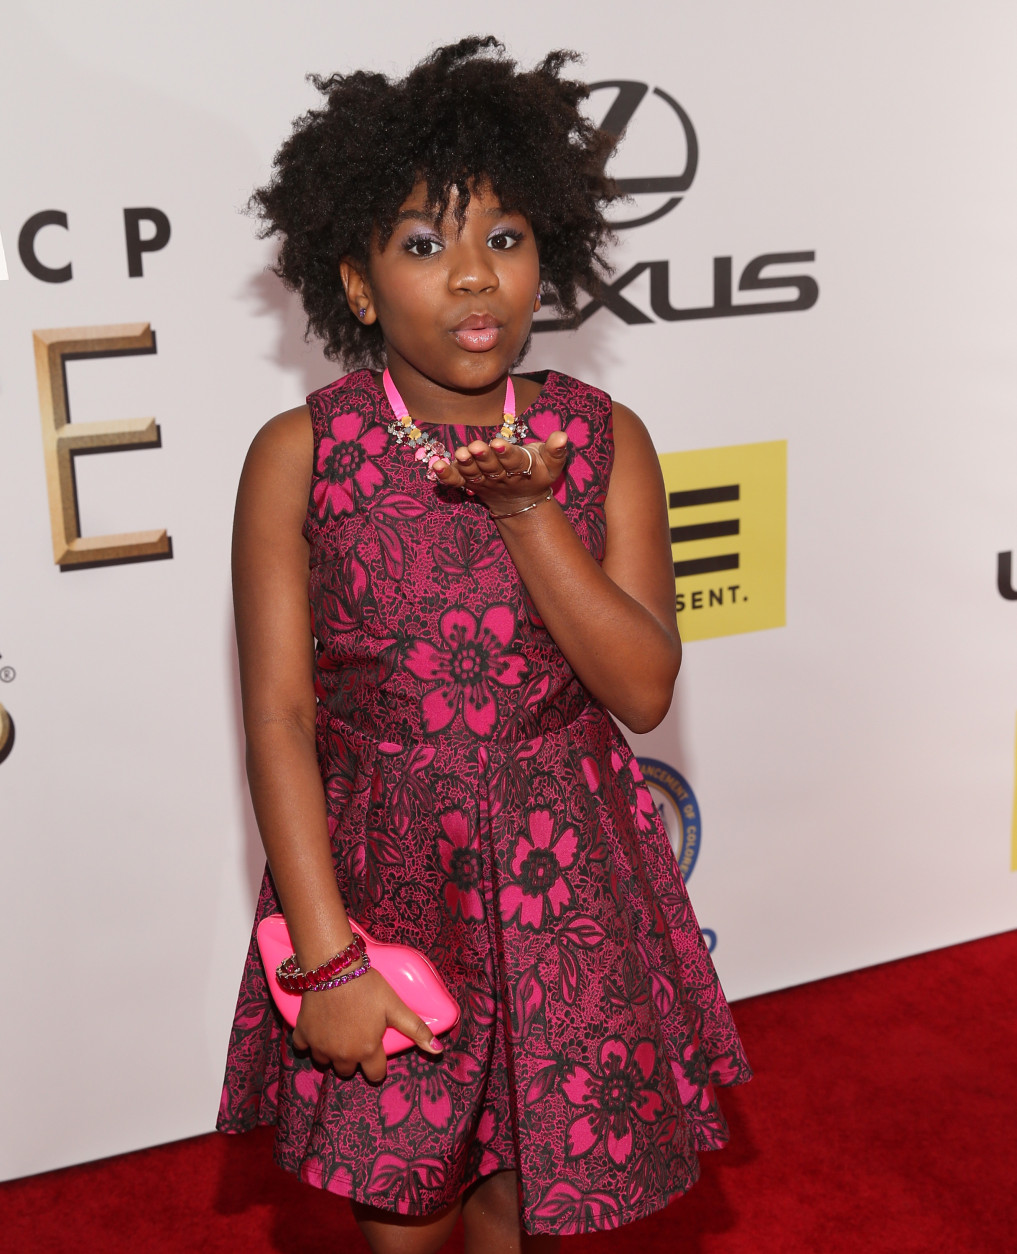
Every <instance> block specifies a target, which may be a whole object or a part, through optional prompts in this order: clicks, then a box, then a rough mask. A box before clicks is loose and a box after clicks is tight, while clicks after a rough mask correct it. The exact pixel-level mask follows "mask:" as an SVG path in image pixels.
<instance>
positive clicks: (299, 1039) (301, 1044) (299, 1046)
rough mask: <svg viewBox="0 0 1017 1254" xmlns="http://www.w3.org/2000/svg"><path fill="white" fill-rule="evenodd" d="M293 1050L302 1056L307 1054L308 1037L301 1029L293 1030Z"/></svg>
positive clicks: (295, 1028)
mask: <svg viewBox="0 0 1017 1254" xmlns="http://www.w3.org/2000/svg"><path fill="white" fill-rule="evenodd" d="M293 1048H294V1049H295V1050H298V1051H299V1052H300V1053H302V1054H303V1053H306V1052H307V1048H308V1045H307V1037H306V1036H305V1035H304V1034H303V1032H301V1030H300V1028H299V1027H294V1029H293Z"/></svg>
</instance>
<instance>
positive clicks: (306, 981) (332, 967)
mask: <svg viewBox="0 0 1017 1254" xmlns="http://www.w3.org/2000/svg"><path fill="white" fill-rule="evenodd" d="M366 957H367V942H366V941H365V940H364V938H363V937H362V936H361V935H360V934H359V933H357V932H354V933H353V939H352V940H351V941H350V943H349V944H348V945H347V946H346V948H345V949H341V950H340V951H339V952H338V953H337V954H336V955H335V957H334V958H329V960H328V962H323V963H322V964H321V966H320V967H315V968H314V970H313V971H301V969H300V967H299V966H298V965H297V955H296V954H290V956H289V957H288V958H287V959H286V961H285V962H281V963H280V964H279V966H278V967H277V968H276V972H275V974H276V979H277V980H278V981H279V987H280V988H281V989H282V990H283V991H284V992H286V993H308V992H311V991H313V990H317V989H318V988H320V987H321V985H322V981H323V980H330V979H331V978H332V977H333V976H334V975H337V974H338V973H339V972H340V971H345V970H346V968H347V967H351V966H352V965H353V964H354V963H355V962H358V961H359V960H360V959H361V958H366Z"/></svg>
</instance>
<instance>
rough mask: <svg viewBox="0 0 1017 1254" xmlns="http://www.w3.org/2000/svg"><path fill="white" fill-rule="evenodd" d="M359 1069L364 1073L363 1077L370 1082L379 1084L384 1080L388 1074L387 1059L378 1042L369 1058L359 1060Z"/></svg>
mask: <svg viewBox="0 0 1017 1254" xmlns="http://www.w3.org/2000/svg"><path fill="white" fill-rule="evenodd" d="M360 1069H361V1071H363V1073H364V1079H365V1080H370V1082H371V1083H372V1084H380V1083H381V1081H382V1080H384V1078H385V1076H386V1075H387V1074H388V1059H387V1058H386V1057H385V1051H384V1050H383V1049H382V1047H381V1045H380V1044H379V1046H378V1048H377V1049H376V1050H375V1052H374V1053H373V1054H371V1056H370V1057H369V1058H362V1059H361V1060H360Z"/></svg>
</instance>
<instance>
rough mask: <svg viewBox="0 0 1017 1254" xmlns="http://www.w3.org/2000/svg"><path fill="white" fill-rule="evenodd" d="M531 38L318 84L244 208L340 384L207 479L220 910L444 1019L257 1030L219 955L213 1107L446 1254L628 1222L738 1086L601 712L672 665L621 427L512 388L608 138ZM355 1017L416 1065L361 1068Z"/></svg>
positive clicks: (255, 963)
mask: <svg viewBox="0 0 1017 1254" xmlns="http://www.w3.org/2000/svg"><path fill="white" fill-rule="evenodd" d="M568 59H569V57H568V56H567V55H566V54H563V53H553V54H551V55H550V56H548V57H547V58H546V59H545V61H544V62H543V63H542V64H541V65H539V66H538V67H537V68H536V69H535V70H533V71H530V72H521V71H519V70H518V69H517V67H516V66H515V64H514V63H513V62H512V61H510V60H508V59H507V58H505V57H504V56H503V55H501V53H500V45H498V44H496V43H495V41H494V40H493V39H490V38H488V39H465V40H462V41H461V42H460V43H458V44H456V45H454V46H451V47H446V48H442V49H440V50H439V51H438V52H436V53H435V54H434V55H433V56H431V57H429V58H428V59H427V60H426V61H424V62H423V63H422V64H421V65H419V66H418V67H417V68H416V69H415V70H414V71H413V72H412V73H411V74H410V75H409V76H408V77H407V78H406V79H405V80H403V81H401V82H395V83H393V82H390V81H388V80H387V79H386V78H384V77H382V76H380V75H377V74H367V73H357V74H352V75H349V76H345V77H342V76H336V77H333V78H330V79H328V80H325V81H320V80H316V85H317V86H318V88H319V89H320V90H321V91H322V92H323V93H324V95H325V106H324V108H323V109H321V110H320V111H315V112H311V113H308V114H307V115H306V116H305V117H304V118H302V119H301V120H300V121H298V123H297V125H296V129H295V131H294V133H293V135H292V137H291V138H290V139H289V140H288V141H287V143H286V144H285V145H284V146H283V148H282V150H281V152H280V154H279V156H278V158H277V161H276V174H275V177H274V179H273V181H272V182H271V183H270V184H269V185H268V186H267V187H265V188H263V189H261V190H260V191H259V192H257V193H256V195H255V202H256V204H257V206H258V207H259V210H260V212H261V214H262V216H263V218H264V220H265V222H266V224H267V226H266V230H267V232H268V233H270V234H273V233H277V234H279V235H281V236H282V237H283V244H282V251H281V255H280V260H279V267H278V270H279V274H280V275H281V276H282V278H283V279H284V281H285V282H286V283H288V284H289V285H290V286H291V287H293V288H295V289H296V290H298V291H299V292H300V294H301V297H302V299H303V302H304V306H305V309H306V311H307V315H308V319H309V325H310V328H311V329H312V330H313V331H315V332H316V333H317V334H318V335H320V336H321V338H322V339H323V340H324V341H325V345H326V352H327V353H328V354H329V356H331V357H334V358H342V359H343V360H344V361H346V362H347V363H349V364H358V365H360V366H362V367H363V368H360V369H357V370H355V371H354V372H353V373H352V374H348V375H346V376H345V377H344V378H342V379H340V380H339V381H338V382H336V383H333V384H331V385H329V386H328V387H325V388H322V389H321V390H320V391H318V392H315V393H313V394H312V395H311V396H310V397H308V401H307V405H305V406H301V407H300V408H298V409H294V410H290V411H289V412H287V413H284V414H280V415H279V416H278V417H277V418H274V419H273V420H272V421H271V422H270V423H268V425H267V426H265V427H264V428H263V429H262V430H261V432H259V434H258V436H257V437H256V438H255V440H254V443H253V445H252V447H251V451H250V454H249V456H248V459H247V463H246V465H245V468H244V472H243V477H242V480H241V485H240V492H239V497H238V502H237V514H236V533H235V548H234V586H235V601H236V620H237V638H238V642H239V651H240V668H241V678H242V685H243V702H244V721H245V728H246V732H247V762H248V773H249V776H250V783H251V794H252V797H253V800H254V807H255V810H256V813H257V818H258V823H259V826H260V828H261V833H262V837H263V839H264V843H265V848H266V851H267V854H268V862H269V866H270V874H268V875H266V878H265V882H264V887H263V889H262V893H261V898H260V901H259V903H258V911H257V917H258V920H260V919H261V918H262V917H264V916H265V915H266V914H272V913H278V912H280V911H282V912H283V913H284V914H285V916H286V919H287V921H288V924H289V928H290V932H291V935H292V938H293V944H294V947H295V950H296V953H295V962H296V963H298V964H299V967H300V968H301V969H302V971H304V972H308V973H312V974H313V979H312V981H311V983H312V984H317V983H329V982H330V981H329V980H328V979H326V978H325V976H323V975H318V974H314V973H316V970H317V969H318V968H319V967H322V965H323V964H324V965H325V973H326V975H327V974H328V973H330V972H332V971H333V970H334V969H335V968H336V967H339V968H343V969H344V972H345V974H347V975H353V973H354V972H356V971H358V970H359V969H360V954H359V952H358V950H357V949H356V947H355V946H354V947H353V948H352V949H349V947H350V946H351V942H352V940H353V932H352V930H351V928H350V924H349V921H348V917H352V918H353V919H355V920H357V921H358V922H359V923H361V924H362V925H363V926H364V927H365V928H366V929H367V930H368V931H369V932H370V933H371V934H373V935H374V936H375V937H376V938H377V939H379V940H381V941H399V942H402V943H405V944H409V945H412V946H415V947H416V948H418V949H420V950H422V951H423V952H424V953H425V954H426V955H427V956H428V957H429V958H430V960H431V961H432V962H433V964H434V965H435V967H436V968H437V969H438V970H439V971H440V973H441V975H442V976H443V978H444V980H445V982H446V983H447V984H448V986H449V988H450V990H451V991H452V993H453V995H454V997H455V999H456V1001H457V1002H458V1005H459V1008H460V1011H461V1018H460V1020H459V1023H458V1024H457V1026H456V1027H455V1028H453V1029H452V1030H451V1031H450V1032H448V1033H447V1034H446V1035H445V1036H444V1037H443V1038H442V1039H436V1038H434V1037H432V1034H431V1032H430V1031H429V1030H428V1028H427V1027H426V1025H425V1024H424V1023H423V1021H422V1020H421V1019H420V1018H419V1017H418V1016H417V1015H416V1014H414V1013H413V1012H412V1011H410V1010H409V1009H408V1008H407V1006H406V1005H405V1004H404V1003H403V1002H402V1001H401V1000H400V999H399V998H398V997H397V996H396V994H395V992H394V991H393V989H392V988H391V986H390V985H389V984H387V983H386V981H385V980H384V979H383V978H382V976H381V975H380V974H379V973H378V972H377V971H375V970H372V969H367V970H365V971H364V972H363V974H362V976H358V977H357V978H354V979H351V980H349V981H347V982H346V983H345V985H344V986H342V987H329V988H325V989H319V990H318V991H308V992H306V993H304V995H303V997H302V1004H301V1010H300V1015H299V1018H298V1020H297V1025H296V1028H295V1029H294V1030H293V1031H292V1033H291V1032H290V1031H288V1030H287V1028H286V1027H285V1025H284V1023H283V1021H282V1020H281V1019H280V1017H279V1015H278V1013H277V1012H276V1010H275V1009H274V1007H273V1005H272V1002H271V999H270V996H269V992H268V987H267V983H266V974H265V971H264V969H263V966H262V964H261V961H260V958H259V956H258V953H257V949H256V948H255V946H254V945H253V943H252V948H251V951H250V954H249V957H248V960H247V966H246V970H245V974H244V981H243V986H242V990H241V995H240V1002H239V1005H238V1008H237V1015H236V1021H235V1025H234V1030H233V1036H232V1039H231V1042H230V1052H229V1061H228V1066H227V1072H226V1083H225V1088H224V1092H223V1101H222V1108H221V1114H220V1119H219V1127H220V1128H221V1129H223V1130H225V1131H229V1132H236V1131H241V1130H244V1129H247V1128H250V1127H253V1126H254V1125H255V1124H257V1123H259V1122H260V1123H276V1124H277V1127H278V1131H277V1138H276V1155H277V1158H278V1161H279V1163H280V1164H281V1165H282V1166H283V1167H286V1168H288V1169H289V1170H291V1171H294V1172H296V1173H298V1174H299V1175H300V1176H301V1178H302V1179H304V1180H306V1181H308V1182H309V1183H311V1184H314V1185H317V1186H319V1187H320V1188H325V1189H330V1190H331V1191H333V1192H335V1193H339V1194H343V1195H345V1196H347V1197H349V1198H351V1199H353V1205H354V1209H355V1213H356V1216H357V1219H358V1222H359V1223H360V1226H361V1229H362V1231H363V1232H364V1234H365V1236H366V1238H367V1241H368V1243H369V1244H370V1246H371V1248H372V1249H373V1250H375V1251H378V1252H379V1254H389V1252H391V1254H396V1252H399V1254H427V1252H428V1251H432V1250H437V1249H439V1248H440V1247H441V1245H442V1244H443V1242H444V1241H445V1239H446V1237H447V1235H448V1233H449V1232H450V1231H451V1228H452V1226H453V1225H454V1223H455V1221H456V1219H457V1217H458V1216H459V1214H460V1213H461V1214H462V1217H463V1222H464V1225H465V1232H466V1242H467V1249H468V1250H470V1251H481V1250H484V1251H486V1250H488V1249H490V1250H498V1251H501V1250H519V1249H526V1250H530V1251H537V1250H545V1249H552V1248H554V1246H555V1244H556V1242H557V1235H551V1234H563V1233H578V1232H586V1231H590V1230H594V1229H600V1228H613V1227H617V1226H618V1225H619V1224H623V1223H627V1222H629V1221H630V1220H633V1219H636V1218H638V1217H640V1216H642V1215H646V1214H648V1213H650V1212H652V1211H654V1210H657V1209H659V1208H660V1207H663V1206H665V1205H667V1203H668V1202H669V1201H670V1200H671V1199H672V1198H674V1197H677V1196H678V1195H679V1194H680V1193H682V1192H684V1191H685V1190H686V1189H687V1188H689V1186H690V1185H691V1184H692V1183H693V1182H694V1180H695V1179H696V1176H697V1174H698V1163H697V1158H696V1152H697V1151H698V1150H703V1149H709V1148H713V1147H716V1146H719V1145H721V1144H723V1142H724V1141H725V1139H726V1135H727V1132H726V1127H725V1124H724V1120H723V1117H722V1115H721V1113H720V1111H719V1109H718V1107H717V1104H716V1101H715V1098H714V1093H713V1089H712V1087H711V1084H712V1083H720V1084H731V1083H739V1082H741V1081H743V1080H746V1079H747V1078H748V1077H749V1069H748V1065H747V1063H746V1061H745V1058H744V1055H743V1053H742V1050H741V1046H740V1043H739V1041H738V1037H737V1033H736V1031H735V1028H734V1024H733V1023H732V1020H731V1016H730V1012H729V1010H728V1008H727V1004H726V1002H725V1000H724V997H723V994H722V992H721V989H720V986H719V984H718V981H717V977H716V974H715V972H714V970H713V966H712V964H711V962H710V959H709V957H708V955H707V952H706V949H705V946H704V944H703V942H702V938H701V935H700V932H699V928H698V926H697V924H696V921H695V917H694V916H693V913H692V909H691V906H690V905H689V900H688V896H687V894H686V891H685V887H684V884H683V883H682V880H681V876H680V874H679V872H678V869H677V867H676V865H675V861H674V858H673V857H672V854H671V850H670V847H669V845H668V840H667V836H666V834H665V832H664V830H663V827H662V825H661V823H660V820H659V817H658V815H657V813H656V810H655V808H654V805H653V802H652V800H651V798H650V795H649V793H648V791H647V789H646V787H645V785H644V784H643V782H642V779H641V777H640V774H639V770H638V767H637V766H636V763H635V761H634V759H633V756H632V753H631V752H630V750H629V748H628V746H627V745H626V743H625V740H624V739H623V738H622V736H621V735H620V733H619V732H618V730H617V729H616V727H615V724H614V723H613V721H612V719H611V717H610V715H612V714H613V715H614V716H615V718H617V719H618V720H619V721H620V722H622V723H624V724H625V725H626V726H627V727H629V728H631V729H632V730H634V731H637V732H642V731H647V730H649V729H650V728H652V727H654V726H656V725H657V724H658V723H659V722H660V720H661V719H662V718H663V717H664V714H665V713H666V711H667V709H668V706H669V704H670V701H671V695H672V689H673V686H674V681H675V677H676V675H677V673H678V666H679V662H680V658H681V645H680V642H679V638H678V631H677V628H676V626H675V616H674V580H673V572H672V569H671V556H670V548H669V538H668V522H667V513H666V508H665V502H664V493H663V488H662V484H661V476H660V470H659V466H658V463H657V460H656V456H655V454H654V451H653V447H652V445H651V443H650V440H649V438H648V436H647V434H646V431H645V429H644V428H643V426H642V424H641V423H640V421H639V419H638V418H636V416H635V415H634V414H633V413H632V412H631V411H630V410H628V409H626V408H625V407H624V406H622V405H619V404H616V403H612V401H611V399H610V398H609V397H608V396H607V395H605V394H604V393H603V392H601V391H598V390H597V389H596V388H594V387H591V386H589V385H588V384H585V383H580V382H579V381H578V380H576V379H572V378H569V377H568V376H566V375H563V374H558V373H556V372H554V371H549V372H548V373H547V374H546V375H545V376H540V377H530V376H526V375H515V376H513V375H511V374H510V370H511V369H512V367H513V365H514V364H515V363H517V362H518V361H519V359H520V358H521V356H522V355H523V354H524V352H525V350H526V347H527V345H528V342H529V336H530V328H531V321H532V318H533V313H534V311H535V310H536V309H537V308H539V306H540V303H541V300H542V299H543V300H545V301H550V302H551V303H553V304H554V305H556V306H557V307H558V309H559V310H560V311H561V313H562V314H563V316H566V317H567V316H569V315H573V314H574V313H575V310H576V298H577V288H578V286H579V285H582V286H584V287H588V288H593V287H595V284H596V279H597V274H598V271H599V270H600V269H601V259H600V256H599V252H598V250H599V248H600V245H601V243H602V241H603V240H604V238H605V235H606V233H607V228H606V225H605V222H604V219H603V216H602V209H603V207H604V205H605V204H606V203H607V202H608V201H609V200H610V199H611V196H612V192H611V188H610V185H609V183H608V182H607V181H606V180H605V178H604V176H603V174H602V169H603V163H604V159H605V157H606V155H607V152H608V151H609V149H610V146H611V141H610V139H609V138H608V137H607V136H606V135H605V134H604V133H602V132H599V131H598V130H596V128H594V127H593V126H591V125H590V124H589V123H588V122H587V121H585V120H584V119H583V117H582V115H581V114H580V113H579V112H578V109H577V106H578V104H579V102H580V101H581V100H582V99H583V98H584V97H585V95H586V89H585V88H584V87H583V85H582V84H579V83H574V82H568V81H564V80H562V79H561V78H560V71H561V68H562V66H563V64H565V62H566V61H567V60H568ZM372 368H373V369H372ZM347 911H348V912H349V916H348V915H347ZM343 951H347V952H346V953H345V954H343ZM337 955H343V956H342V957H338V958H337V957H336V956H337ZM333 958H336V961H335V962H332V961H330V960H332V959H333ZM389 1026H392V1027H395V1028H398V1029H399V1030H400V1031H402V1032H403V1033H404V1034H405V1035H407V1036H409V1037H411V1038H412V1039H413V1040H414V1041H415V1042H416V1045H417V1048H415V1049H412V1050H410V1051H408V1052H404V1053H401V1054H398V1055H395V1056H393V1057H391V1058H389V1059H386V1056H385V1054H384V1052H383V1050H382V1046H381V1038H382V1034H383V1032H384V1031H385V1029H386V1027H389ZM528 1234H545V1235H528Z"/></svg>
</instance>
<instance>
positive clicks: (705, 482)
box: [660, 440, 787, 640]
mask: <svg viewBox="0 0 1017 1254" xmlns="http://www.w3.org/2000/svg"><path fill="white" fill-rule="evenodd" d="M660 465H661V469H662V470H663V472H664V487H665V488H666V490H667V503H668V511H669V512H668V517H669V520H670V523H671V556H672V558H673V559H674V576H675V578H674V586H675V606H676V608H677V610H678V626H679V627H680V628H681V633H682V639H683V640H707V639H710V638H711V637H713V636H733V635H738V634H739V633H741V632H743V631H763V630H765V629H766V628H768V627H783V626H784V623H785V614H784V587H785V574H786V568H787V441H786V440H770V441H768V442H767V443H765V444H731V445H728V446H726V447H725V448H705V449H694V450H692V451H690V452H686V453H663V454H661V457H660Z"/></svg>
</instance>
